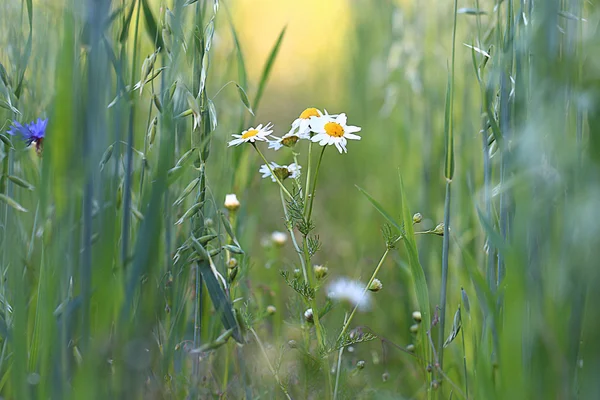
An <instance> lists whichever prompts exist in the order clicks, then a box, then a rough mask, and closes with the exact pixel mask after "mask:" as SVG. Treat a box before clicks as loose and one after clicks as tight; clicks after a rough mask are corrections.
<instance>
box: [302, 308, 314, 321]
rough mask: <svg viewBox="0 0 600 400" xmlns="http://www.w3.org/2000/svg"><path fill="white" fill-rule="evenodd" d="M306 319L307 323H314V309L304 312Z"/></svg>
mask: <svg viewBox="0 0 600 400" xmlns="http://www.w3.org/2000/svg"><path fill="white" fill-rule="evenodd" d="M304 319H305V320H306V322H309V323H311V324H312V323H313V322H314V320H315V316H314V314H313V310H312V308H309V309H308V310H306V311H304Z"/></svg>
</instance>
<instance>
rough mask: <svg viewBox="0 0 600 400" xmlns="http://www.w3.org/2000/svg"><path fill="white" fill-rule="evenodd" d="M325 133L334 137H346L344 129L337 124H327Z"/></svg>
mask: <svg viewBox="0 0 600 400" xmlns="http://www.w3.org/2000/svg"><path fill="white" fill-rule="evenodd" d="M325 133H327V134H328V135H329V136H333V137H342V136H344V128H342V126H341V125H340V124H338V123H337V122H328V123H326V124H325Z"/></svg>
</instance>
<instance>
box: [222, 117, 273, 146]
mask: <svg viewBox="0 0 600 400" xmlns="http://www.w3.org/2000/svg"><path fill="white" fill-rule="evenodd" d="M271 128H273V124H271V123H270V122H269V123H268V124H267V125H265V126H264V127H263V125H262V124H260V125H258V126H257V127H256V128H250V129H248V130H245V131H243V132H242V133H241V134H240V135H233V137H234V138H235V139H233V140H232V141H230V142H229V147H231V146H238V145H240V144H242V143H247V142H251V143H254V142H255V141H257V140H260V141H263V142H267V141H268V139H267V136H269V135H270V134H271V133H273V130H272V129H271Z"/></svg>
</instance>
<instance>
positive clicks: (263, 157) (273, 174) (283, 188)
mask: <svg viewBox="0 0 600 400" xmlns="http://www.w3.org/2000/svg"><path fill="white" fill-rule="evenodd" d="M252 147H254V150H256V152H257V153H258V154H259V155H260V157H261V158H262V159H263V161H264V162H265V163H266V164H267V168H269V171H270V172H271V175H272V176H273V178H275V181H276V182H277V183H278V184H279V187H280V188H281V190H283V192H284V193H285V194H286V195H287V196H288V197H289V198H290V199H292V200H293V199H294V196H292V195H291V194H290V192H289V191H288V190H287V189H286V188H285V186H283V183H282V182H281V181H280V180H279V178H278V177H277V175H275V172H274V171H273V168H271V164H270V163H269V162H268V161H267V159H266V158H265V156H264V155H263V153H262V152H261V151H260V150H259V149H258V147H256V143H252Z"/></svg>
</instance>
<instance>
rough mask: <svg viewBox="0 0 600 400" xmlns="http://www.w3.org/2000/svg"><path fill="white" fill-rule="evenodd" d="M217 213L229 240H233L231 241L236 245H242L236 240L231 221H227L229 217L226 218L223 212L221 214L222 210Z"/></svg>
mask: <svg viewBox="0 0 600 400" xmlns="http://www.w3.org/2000/svg"><path fill="white" fill-rule="evenodd" d="M219 215H220V216H221V221H222V222H223V226H224V227H225V230H226V231H227V234H228V235H229V237H230V238H231V240H233V243H235V244H236V245H237V246H238V247H240V248H241V247H242V246H240V244H239V242H238V241H237V239H236V237H235V234H234V233H233V227H232V226H231V223H230V222H229V218H227V217H226V216H225V214H223V212H222V211H219Z"/></svg>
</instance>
